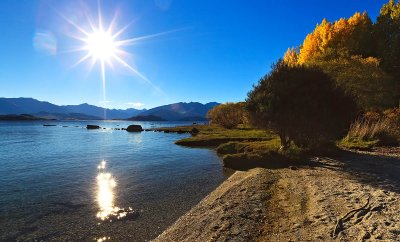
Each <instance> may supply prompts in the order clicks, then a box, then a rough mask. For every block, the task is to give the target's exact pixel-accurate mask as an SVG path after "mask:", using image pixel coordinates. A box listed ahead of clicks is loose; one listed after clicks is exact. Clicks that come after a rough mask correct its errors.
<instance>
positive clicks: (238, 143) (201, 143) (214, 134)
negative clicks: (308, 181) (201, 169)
mask: <svg viewBox="0 0 400 242" xmlns="http://www.w3.org/2000/svg"><path fill="white" fill-rule="evenodd" d="M193 127H195V128H196V129H198V130H199V131H200V132H199V133H198V134H197V135H194V136H192V137H190V138H186V139H182V140H178V141H176V142H175V143H176V144H178V145H182V146H189V147H212V148H215V149H216V151H217V153H218V154H219V155H221V156H222V160H223V163H224V166H225V167H229V168H233V169H237V170H247V169H250V168H254V167H268V168H278V167H287V166H289V165H292V164H293V162H295V161H296V162H298V161H299V160H300V159H301V158H302V157H303V151H302V150H301V149H300V148H298V147H297V146H295V145H294V144H292V145H291V147H290V148H289V149H287V150H285V151H281V150H280V149H279V148H280V139H279V136H278V135H276V134H275V133H273V132H272V131H268V130H267V131H266V130H258V129H252V128H245V127H243V128H237V129H225V128H222V127H219V126H214V125H196V126H180V127H174V128H161V129H157V130H158V131H164V132H178V131H181V132H183V131H190V130H192V128H193ZM297 164H300V163H297Z"/></svg>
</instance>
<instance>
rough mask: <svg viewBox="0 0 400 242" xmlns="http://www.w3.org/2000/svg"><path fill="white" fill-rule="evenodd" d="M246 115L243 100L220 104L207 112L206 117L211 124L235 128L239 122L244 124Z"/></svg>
mask: <svg viewBox="0 0 400 242" xmlns="http://www.w3.org/2000/svg"><path fill="white" fill-rule="evenodd" d="M247 116H248V115H247V111H246V109H245V104H244V103H243V102H239V103H225V104H220V105H218V106H215V107H214V108H212V109H211V110H209V111H208V113H207V118H208V119H209V120H210V121H211V123H212V124H217V125H220V126H222V127H224V128H227V129H232V128H236V127H237V126H238V125H239V124H246V123H247Z"/></svg>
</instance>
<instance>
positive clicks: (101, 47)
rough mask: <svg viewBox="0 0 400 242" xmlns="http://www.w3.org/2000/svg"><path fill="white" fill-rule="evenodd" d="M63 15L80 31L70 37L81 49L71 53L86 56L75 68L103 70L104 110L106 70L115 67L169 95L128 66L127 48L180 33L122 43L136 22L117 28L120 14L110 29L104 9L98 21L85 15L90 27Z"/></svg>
mask: <svg viewBox="0 0 400 242" xmlns="http://www.w3.org/2000/svg"><path fill="white" fill-rule="evenodd" d="M59 15H60V16H61V17H62V18H63V19H64V20H66V22H68V23H69V24H70V25H72V26H73V27H74V28H75V29H76V30H77V31H76V33H75V32H74V33H73V34H71V35H70V37H72V38H74V39H75V40H78V41H79V45H77V46H76V47H74V48H72V49H71V50H69V51H67V52H79V53H81V54H82V55H81V57H80V58H79V59H78V60H77V61H76V62H75V63H74V64H73V66H72V67H75V66H78V65H80V64H81V63H83V62H87V61H89V62H90V66H89V70H92V68H93V66H94V65H95V64H99V66H100V74H101V81H102V91H103V105H104V106H105V103H106V102H107V101H106V68H107V67H111V69H113V67H115V66H116V65H119V66H122V67H123V68H126V69H128V70H129V71H130V72H131V73H132V74H133V75H135V76H137V77H139V78H140V79H141V80H143V81H145V82H146V83H147V84H148V85H150V86H151V87H152V88H153V89H154V90H155V91H157V93H159V94H163V95H165V93H164V92H163V91H162V90H161V89H160V88H159V87H158V86H156V85H154V84H153V82H151V81H150V80H149V79H148V78H147V77H146V76H145V75H143V74H142V73H140V72H139V71H138V70H137V69H136V68H134V67H133V66H132V65H130V64H129V63H128V62H127V60H126V58H127V57H128V56H130V57H133V56H132V54H131V53H129V52H127V51H126V50H125V49H124V47H127V46H131V45H135V44H136V43H138V42H141V41H144V40H147V39H151V38H156V37H159V36H162V35H165V34H169V33H172V32H176V31H179V29H178V30H171V31H166V32H160V33H156V34H150V35H145V36H139V37H136V38H130V39H121V36H122V35H123V34H124V33H125V32H126V30H127V29H128V27H129V26H130V25H131V23H132V22H131V23H129V24H127V25H125V26H124V27H122V28H116V25H117V23H116V20H117V17H118V14H117V12H116V13H115V15H114V17H113V18H112V20H111V21H110V22H109V23H108V25H107V24H105V23H104V20H103V17H102V12H101V10H100V6H98V12H97V16H98V18H97V21H96V20H95V18H93V17H92V16H90V15H89V14H84V15H85V16H86V19H87V22H86V23H85V22H80V21H77V20H76V19H75V18H68V17H66V16H65V15H63V14H62V13H59ZM90 59H91V61H90ZM130 59H132V58H130ZM104 110H106V109H104ZM105 117H106V113H105V111H104V118H105Z"/></svg>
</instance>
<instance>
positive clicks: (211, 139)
mask: <svg viewBox="0 0 400 242" xmlns="http://www.w3.org/2000/svg"><path fill="white" fill-rule="evenodd" d="M193 127H195V128H196V129H198V130H199V131H200V132H199V133H198V134H197V135H195V136H193V137H190V138H186V139H182V140H178V141H177V142H176V144H178V145H182V146H190V147H217V146H218V145H220V144H223V143H227V142H230V141H237V142H239V141H240V142H241V141H263V140H271V139H274V138H276V137H277V135H276V134H274V133H273V132H271V131H265V130H257V129H250V128H241V129H224V128H222V127H219V126H214V125H196V126H187V127H184V126H181V127H175V128H174V129H169V130H170V131H177V130H191V129H192V128H193ZM160 131H163V130H160Z"/></svg>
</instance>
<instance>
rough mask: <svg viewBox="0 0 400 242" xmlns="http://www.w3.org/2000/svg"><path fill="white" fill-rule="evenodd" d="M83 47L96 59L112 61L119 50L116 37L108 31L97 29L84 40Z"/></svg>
mask: <svg viewBox="0 0 400 242" xmlns="http://www.w3.org/2000/svg"><path fill="white" fill-rule="evenodd" d="M83 42H84V43H85V46H84V47H83V49H85V50H87V51H88V54H89V55H90V56H91V57H92V58H93V59H95V60H100V61H104V62H110V61H111V59H112V58H114V57H115V55H116V54H117V52H118V49H117V42H116V41H115V38H114V37H113V36H112V35H111V34H110V33H109V32H107V31H104V30H101V29H100V30H95V31H93V33H90V34H88V36H87V38H86V39H84V40H83Z"/></svg>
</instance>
